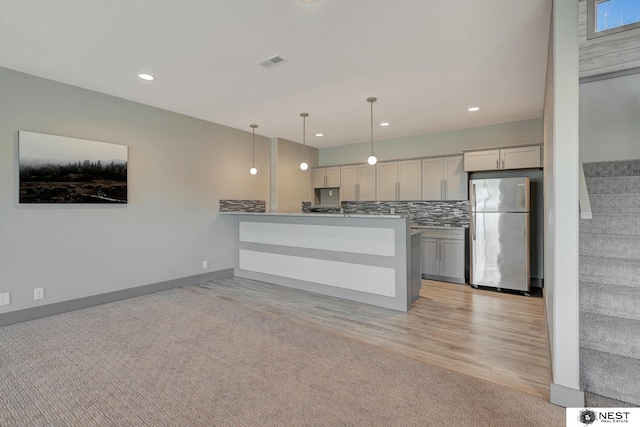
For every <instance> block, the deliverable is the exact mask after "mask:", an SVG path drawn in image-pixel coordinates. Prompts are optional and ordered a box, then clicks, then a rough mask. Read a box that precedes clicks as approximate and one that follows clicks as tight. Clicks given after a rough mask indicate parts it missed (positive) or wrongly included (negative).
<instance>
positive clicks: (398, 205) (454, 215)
mask: <svg viewBox="0 0 640 427" xmlns="http://www.w3.org/2000/svg"><path fill="white" fill-rule="evenodd" d="M342 208H343V209H344V213H357V214H372V215H376V214H378V215H381V214H389V213H391V209H394V211H395V213H396V214H402V215H409V217H410V218H411V224H412V225H422V226H425V225H436V226H447V225H448V226H452V227H468V226H469V201H468V200H460V201H422V200H417V201H409V202H342Z"/></svg>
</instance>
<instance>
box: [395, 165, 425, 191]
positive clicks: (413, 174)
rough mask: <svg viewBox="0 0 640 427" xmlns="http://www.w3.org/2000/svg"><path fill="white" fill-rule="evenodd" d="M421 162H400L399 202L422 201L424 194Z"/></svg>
mask: <svg viewBox="0 0 640 427" xmlns="http://www.w3.org/2000/svg"><path fill="white" fill-rule="evenodd" d="M421 175H422V163H421V162H420V160H404V161H401V162H398V200H420V199H421V197H420V196H421V193H422V181H421Z"/></svg>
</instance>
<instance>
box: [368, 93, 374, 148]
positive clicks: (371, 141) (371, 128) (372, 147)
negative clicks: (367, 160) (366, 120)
mask: <svg viewBox="0 0 640 427" xmlns="http://www.w3.org/2000/svg"><path fill="white" fill-rule="evenodd" d="M373 99H374V101H375V98H373ZM374 101H371V102H369V103H370V104H371V155H372V156H373V103H374Z"/></svg>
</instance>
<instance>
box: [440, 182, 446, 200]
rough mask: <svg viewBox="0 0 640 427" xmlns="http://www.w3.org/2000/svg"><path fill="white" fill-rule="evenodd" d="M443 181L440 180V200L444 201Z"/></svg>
mask: <svg viewBox="0 0 640 427" xmlns="http://www.w3.org/2000/svg"><path fill="white" fill-rule="evenodd" d="M445 199H446V196H445V190H444V179H441V180H440V200H445Z"/></svg>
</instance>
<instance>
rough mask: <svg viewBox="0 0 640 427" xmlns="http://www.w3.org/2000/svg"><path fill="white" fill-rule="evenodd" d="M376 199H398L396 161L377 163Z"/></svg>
mask: <svg viewBox="0 0 640 427" xmlns="http://www.w3.org/2000/svg"><path fill="white" fill-rule="evenodd" d="M377 167H378V178H377V180H376V191H377V194H378V200H398V162H385V163H378V165H377Z"/></svg>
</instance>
